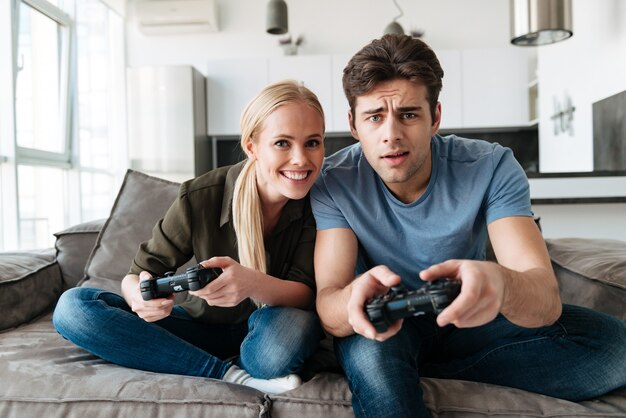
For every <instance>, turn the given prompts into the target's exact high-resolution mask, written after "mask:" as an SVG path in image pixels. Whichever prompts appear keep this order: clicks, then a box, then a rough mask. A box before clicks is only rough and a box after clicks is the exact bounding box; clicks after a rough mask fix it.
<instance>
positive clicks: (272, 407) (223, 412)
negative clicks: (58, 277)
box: [0, 315, 626, 418]
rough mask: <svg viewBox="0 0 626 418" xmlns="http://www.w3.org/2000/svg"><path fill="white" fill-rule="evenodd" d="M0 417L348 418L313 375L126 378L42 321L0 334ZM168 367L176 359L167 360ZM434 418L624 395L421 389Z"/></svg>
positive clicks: (565, 408) (434, 382)
mask: <svg viewBox="0 0 626 418" xmlns="http://www.w3.org/2000/svg"><path fill="white" fill-rule="evenodd" d="M0 360H1V361H0V378H1V379H2V381H3V382H10V383H9V384H3V385H0V416H1V417H7V418H13V417H15V418H19V417H47V418H56V417H67V418H74V417H75V418H83V417H90V418H92V417H95V418H98V417H102V418H105V417H106V418H108V417H111V416H120V417H122V416H123V417H134V418H143V417H146V418H152V417H170V416H177V417H196V416H202V417H265V416H268V417H269V416H271V417H273V418H281V417H282V418H287V417H289V418H291V417H299V418H305V417H316V418H317V417H333V418H336V417H353V416H354V415H353V413H352V407H351V395H350V390H349V388H348V384H347V382H346V380H345V378H344V377H343V376H342V375H340V374H336V373H320V374H318V375H316V376H315V377H313V379H311V380H309V381H308V382H305V383H304V384H303V385H302V386H300V387H299V388H297V389H295V390H292V391H290V392H288V393H285V394H282V395H272V396H267V395H265V396H264V394H262V393H261V392H258V391H256V390H254V389H250V388H247V387H242V386H238V385H233V384H230V383H225V382H222V381H218V380H213V379H205V378H197V377H185V376H176V375H166V374H157V373H150V372H143V371H139V370H132V369H127V368H124V367H120V366H116V365H113V364H110V363H107V362H105V361H103V360H100V359H98V358H96V357H94V356H92V355H90V354H88V353H87V352H85V351H83V350H82V349H80V348H78V347H76V346H74V345H73V344H71V343H69V342H67V341H65V340H64V339H63V338H62V337H60V336H59V335H58V334H57V333H56V332H55V331H54V329H53V327H52V324H51V322H50V316H49V315H48V316H45V317H42V318H41V319H39V320H37V321H36V322H33V323H31V324H28V325H25V326H22V327H20V328H17V329H13V330H10V331H5V332H0ZM173 361H175V359H173ZM422 388H423V390H424V396H425V400H426V404H427V406H428V408H429V409H430V411H431V413H432V415H433V417H434V418H443V417H446V418H448V417H449V418H452V417H456V418H462V417H484V416H494V417H520V416H524V417H561V418H562V417H565V416H567V417H623V416H625V412H626V389H621V390H618V391H615V392H613V393H611V394H608V395H606V396H603V397H601V398H598V399H593V400H590V401H586V402H582V403H578V404H577V403H573V402H568V401H563V400H559V399H554V398H550V397H547V396H542V395H536V394H531V393H528V392H524V391H521V390H517V389H509V388H504V387H498V386H493V385H487V384H481V383H472V382H463V381H459V380H439V379H423V382H422Z"/></svg>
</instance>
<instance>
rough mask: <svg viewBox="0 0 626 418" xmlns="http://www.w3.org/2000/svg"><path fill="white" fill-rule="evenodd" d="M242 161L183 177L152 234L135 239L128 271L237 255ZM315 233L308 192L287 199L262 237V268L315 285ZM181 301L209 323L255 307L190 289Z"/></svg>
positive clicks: (159, 272) (240, 317)
mask: <svg viewBox="0 0 626 418" xmlns="http://www.w3.org/2000/svg"><path fill="white" fill-rule="evenodd" d="M242 167H243V163H239V164H236V165H233V166H228V167H220V168H217V169H215V170H212V171H210V172H208V173H206V174H204V175H202V176H199V177H196V178H194V179H192V180H189V181H187V182H185V183H183V184H182V185H181V187H180V190H179V193H178V197H177V199H176V201H174V203H173V204H172V206H171V207H170V208H169V209H168V211H167V213H166V214H165V216H164V217H163V219H161V220H160V221H159V222H158V223H157V224H156V225H155V226H154V228H153V230H152V238H151V239H150V240H149V241H146V242H144V243H142V244H141V245H140V247H139V250H138V251H137V255H136V256H135V259H134V260H133V263H132V265H131V268H130V273H132V274H139V273H140V272H141V271H142V270H146V271H148V272H150V273H151V274H152V275H153V277H157V276H163V275H164V274H165V273H166V272H168V271H174V270H176V269H177V268H178V267H180V266H182V265H183V264H185V263H186V262H187V261H189V260H190V259H191V257H192V256H195V257H196V260H197V261H199V262H200V261H204V260H208V259H209V258H211V257H214V256H228V257H231V258H233V259H234V260H237V261H239V257H238V255H237V240H236V236H235V230H234V229H233V224H232V202H233V191H234V186H235V181H236V180H237V177H238V176H239V173H240V172H241V169H242ZM315 233H316V230H315V220H314V218H313V214H312V212H311V206H310V203H309V196H308V195H307V196H306V197H305V198H304V199H300V200H289V201H288V202H287V204H286V205H285V207H284V208H283V210H282V213H281V215H280V219H279V220H278V223H277V224H276V227H275V228H274V231H273V232H272V234H271V236H270V237H268V238H266V240H265V251H266V259H267V270H268V271H267V273H268V274H269V275H271V276H274V277H277V278H280V279H284V280H291V281H295V282H301V283H304V284H306V285H307V286H309V287H310V288H312V289H314V290H315V276H314V273H313V249H314V246H315ZM181 306H182V307H183V308H184V309H185V310H186V311H187V312H188V313H189V314H190V315H191V316H192V317H194V318H197V319H199V320H201V321H204V322H209V323H239V322H242V321H245V320H246V319H247V318H248V317H249V316H250V314H251V313H252V311H254V309H256V306H255V304H254V303H253V302H252V301H251V300H250V299H246V300H244V301H243V302H241V303H240V304H239V305H237V306H234V307H230V308H223V307H216V306H209V305H208V304H207V303H206V302H205V301H204V300H203V299H201V298H198V297H194V296H191V295H188V296H187V299H186V300H185V301H184V302H183V303H181Z"/></svg>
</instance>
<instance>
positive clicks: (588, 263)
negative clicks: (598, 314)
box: [546, 238, 626, 321]
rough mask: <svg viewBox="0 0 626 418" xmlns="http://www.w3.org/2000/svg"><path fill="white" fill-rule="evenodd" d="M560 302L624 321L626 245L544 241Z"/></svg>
mask: <svg viewBox="0 0 626 418" xmlns="http://www.w3.org/2000/svg"><path fill="white" fill-rule="evenodd" d="M546 243H547V245H548V251H549V252H550V258H551V259H552V265H553V267H554V272H555V273H556V276H557V279H558V281H559V287H560V289H561V299H562V301H563V303H570V304H574V305H580V306H586V307H588V308H592V309H597V310H599V311H602V312H605V313H608V314H611V315H614V316H616V317H618V318H621V319H622V320H625V321H626V297H625V294H626V242H624V241H618V240H609V239H589V238H587V239H586V238H558V239H547V240H546Z"/></svg>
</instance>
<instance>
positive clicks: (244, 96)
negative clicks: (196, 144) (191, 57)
mask: <svg viewBox="0 0 626 418" xmlns="http://www.w3.org/2000/svg"><path fill="white" fill-rule="evenodd" d="M206 76H207V102H208V103H207V112H208V133H209V135H211V136H216V135H239V131H240V128H239V119H240V117H241V112H243V109H244V108H245V107H246V105H247V104H248V102H249V101H250V100H251V99H252V98H253V97H254V96H255V95H256V94H257V93H258V92H259V91H261V89H263V87H265V86H266V85H267V84H268V80H269V66H268V60H267V59H266V58H242V59H221V60H211V61H209V62H208V64H207V74H206Z"/></svg>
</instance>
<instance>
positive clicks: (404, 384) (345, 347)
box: [335, 305, 626, 418]
mask: <svg viewBox="0 0 626 418" xmlns="http://www.w3.org/2000/svg"><path fill="white" fill-rule="evenodd" d="M335 352H336V354H337V357H338V359H339V362H340V363H341V365H342V367H343V369H344V370H345V372H346V375H347V377H348V382H349V384H350V389H351V390H352V407H353V409H354V413H355V415H356V416H357V417H377V418H379V417H392V416H393V417H409V416H411V417H429V416H430V414H429V412H428V410H427V409H426V407H425V405H424V402H423V400H422V390H421V388H420V384H419V380H420V377H436V378H447V379H460V380H469V381H475V382H484V383H492V384H496V385H502V386H508V387H514V388H519V389H524V390H527V391H530V392H535V393H540V394H544V395H548V396H552V397H556V398H561V399H568V400H572V401H580V400H583V399H589V398H593V397H596V396H600V395H602V394H605V393H607V392H609V391H611V390H614V389H617V388H619V387H622V386H624V385H626V324H624V322H623V321H621V320H619V319H617V318H614V317H611V316H609V315H605V314H602V313H598V312H595V311H592V310H589V309H585V308H581V307H576V306H570V305H565V306H564V307H563V314H562V315H561V318H560V319H559V320H558V321H557V322H556V323H555V324H554V325H552V326H548V327H543V328H521V327H518V326H516V325H514V324H512V323H511V322H509V321H508V320H507V319H505V318H504V317H502V316H499V317H498V318H496V319H495V320H494V321H492V322H490V323H489V324H486V325H484V326H481V327H476V328H463V329H459V328H456V327H454V326H447V327H444V328H439V327H438V326H437V324H436V323H435V318H434V316H432V315H424V316H420V317H416V318H410V319H405V321H404V324H403V326H402V329H401V330H400V332H399V333H398V334H396V335H395V336H394V337H392V338H390V339H388V340H386V341H384V342H378V341H374V340H369V339H367V338H364V337H362V336H360V335H352V336H349V337H345V338H336V339H335Z"/></svg>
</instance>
